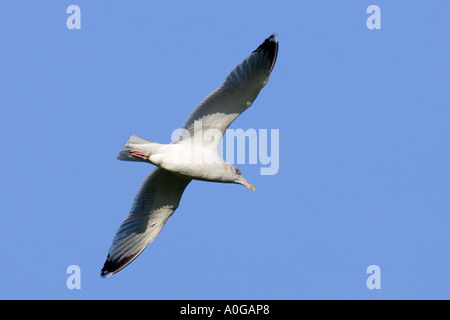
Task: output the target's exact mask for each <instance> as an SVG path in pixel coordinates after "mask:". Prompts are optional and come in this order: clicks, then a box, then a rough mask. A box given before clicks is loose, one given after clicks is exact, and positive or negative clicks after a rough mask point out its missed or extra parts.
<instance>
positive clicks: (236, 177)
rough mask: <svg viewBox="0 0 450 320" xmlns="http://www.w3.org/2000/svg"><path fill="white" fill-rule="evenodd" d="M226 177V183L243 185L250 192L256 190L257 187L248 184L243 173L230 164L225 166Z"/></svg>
mask: <svg viewBox="0 0 450 320" xmlns="http://www.w3.org/2000/svg"><path fill="white" fill-rule="evenodd" d="M225 176H226V178H225V179H224V182H230V183H238V184H242V185H243V186H246V187H247V188H249V189H250V190H255V187H253V186H252V185H251V184H250V183H248V182H247V180H245V179H244V177H243V176H242V173H241V171H240V170H239V169H238V168H236V167H235V166H233V165H231V164H229V163H226V165H225Z"/></svg>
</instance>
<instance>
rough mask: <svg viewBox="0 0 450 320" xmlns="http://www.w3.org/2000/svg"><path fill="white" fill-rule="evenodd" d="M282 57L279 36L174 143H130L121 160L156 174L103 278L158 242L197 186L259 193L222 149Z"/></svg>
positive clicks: (123, 227)
mask: <svg viewBox="0 0 450 320" xmlns="http://www.w3.org/2000/svg"><path fill="white" fill-rule="evenodd" d="M277 53H278V36H277V34H273V35H271V36H270V37H269V38H267V39H266V40H265V41H264V42H263V43H262V44H261V45H260V46H259V47H258V48H257V49H256V50H255V51H253V52H252V53H251V54H250V55H249V56H248V57H247V58H246V59H244V60H243V61H242V62H241V63H240V64H238V65H237V66H236V67H235V68H234V69H233V70H232V71H231V72H230V73H229V74H228V76H227V77H226V79H225V81H224V82H223V83H222V84H221V85H220V86H219V87H218V88H217V89H216V90H214V91H213V92H212V93H210V94H209V95H208V96H207V97H206V98H205V99H204V100H203V101H202V102H200V104H199V105H198V106H197V107H196V108H195V109H194V110H193V111H192V113H191V114H190V115H189V117H188V118H187V120H186V122H185V123H184V125H183V128H182V129H181V130H180V131H181V132H180V134H179V136H178V138H177V139H174V141H173V142H172V143H170V144H159V143H156V142H152V141H149V140H146V139H143V138H141V137H138V136H136V135H132V136H131V137H130V138H129V139H128V141H127V142H126V144H125V146H124V147H123V149H122V151H121V152H120V153H119V156H118V157H117V159H119V160H125V161H142V162H148V163H151V164H154V165H156V168H155V169H154V170H153V171H152V172H151V173H150V174H149V175H148V176H147V177H146V178H145V180H144V182H143V183H142V185H141V187H140V189H139V191H138V193H137V195H136V197H135V199H134V202H133V205H132V208H131V211H130V213H129V215H128V217H127V218H126V219H125V220H124V221H123V222H122V223H121V224H120V226H119V229H118V230H117V232H116V234H115V236H114V239H113V243H112V245H111V248H110V249H109V253H108V257H107V259H106V262H105V264H104V266H103V268H102V270H101V277H103V278H105V277H107V276H110V275H112V274H114V273H116V272H118V271H120V270H122V269H123V268H125V267H126V266H127V265H128V264H130V263H131V262H132V261H133V260H134V259H136V257H137V256H138V255H139V254H140V253H141V252H142V251H143V250H144V249H145V248H146V247H147V246H148V245H149V244H150V243H151V242H152V241H153V240H154V239H155V238H156V236H157V235H158V234H159V233H160V232H161V230H162V228H163V226H164V224H165V223H166V222H167V220H168V219H169V218H170V216H171V215H172V214H173V212H174V211H175V210H176V209H177V207H178V204H179V202H180V199H181V195H182V194H183V191H184V189H185V188H186V186H187V185H188V184H189V182H191V180H203V181H211V182H224V183H238V184H242V185H244V186H246V187H248V188H250V189H251V190H255V189H254V187H253V186H252V185H251V184H250V183H248V182H247V181H246V180H245V179H244V177H242V174H241V172H240V171H239V169H237V168H236V167H234V166H232V165H231V164H229V163H227V162H226V161H225V160H223V159H222V157H221V156H220V155H219V153H218V146H219V143H220V140H221V139H222V136H223V134H224V133H225V130H226V129H227V128H228V127H229V125H230V124H231V123H232V122H233V121H234V120H235V119H236V118H237V117H238V116H239V115H240V114H241V113H242V112H244V111H245V110H246V109H247V108H248V107H250V106H251V104H252V103H253V101H254V100H255V99H256V97H257V96H258V94H259V92H260V91H261V89H262V88H263V87H264V86H265V85H266V83H267V81H268V80H269V76H270V73H271V72H272V69H273V67H274V65H275V61H276V58H277ZM207 133H208V134H207Z"/></svg>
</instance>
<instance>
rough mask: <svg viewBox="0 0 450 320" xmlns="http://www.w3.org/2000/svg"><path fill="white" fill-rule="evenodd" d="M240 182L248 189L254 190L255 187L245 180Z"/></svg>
mask: <svg viewBox="0 0 450 320" xmlns="http://www.w3.org/2000/svg"><path fill="white" fill-rule="evenodd" d="M242 184H243V185H244V186H246V187H247V188H249V189H250V190H253V191H255V187H254V186H252V185H251V184H250V183H248V182H247V181H244V182H243V183H242Z"/></svg>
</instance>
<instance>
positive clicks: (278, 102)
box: [0, 0, 450, 299]
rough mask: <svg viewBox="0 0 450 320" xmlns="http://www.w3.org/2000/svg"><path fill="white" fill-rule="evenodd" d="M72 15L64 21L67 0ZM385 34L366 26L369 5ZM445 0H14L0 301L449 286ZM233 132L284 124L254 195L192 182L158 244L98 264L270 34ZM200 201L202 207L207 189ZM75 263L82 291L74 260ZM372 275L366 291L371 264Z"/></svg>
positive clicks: (4, 36) (0, 55)
mask: <svg viewBox="0 0 450 320" xmlns="http://www.w3.org/2000/svg"><path fill="white" fill-rule="evenodd" d="M72 4H76V5H78V6H79V7H80V8H81V29H80V30H69V29H68V28H67V27H66V19H67V18H68V17H69V14H67V13H66V9H67V7H68V6H69V5H72ZM372 4H375V5H378V6H379V7H380V9H381V29H379V30H369V29H368V28H367V26H366V20H367V18H368V17H369V14H367V13H366V9H367V7H368V6H369V5H372ZM449 10H450V4H449V2H448V1H432V2H425V1H408V2H407V3H406V2H404V1H381V0H374V1H360V0H358V1H356V0H355V1H339V2H338V1H277V2H273V1H270V2H269V1H244V2H243V1H170V2H168V1H166V2H159V3H156V2H153V1H132V2H123V1H103V0H97V1H7V2H4V3H2V5H1V10H0V30H1V31H0V47H1V50H0V70H1V73H0V74H1V75H0V88H1V94H0V107H1V116H0V133H1V134H0V139H1V145H2V148H1V151H0V152H1V157H0V159H1V160H0V161H1V162H0V163H1V175H2V179H0V190H1V198H0V210H1V213H2V222H1V224H0V243H1V246H0V248H1V253H2V256H3V259H2V261H1V264H0V298H1V299H17V298H19V299H449V298H450V285H449V282H450V276H449V272H448V270H449V268H450V251H449V245H450V233H449V227H450V217H449V213H450V197H449V191H450V170H449V163H450V148H449V141H450V125H449V119H450V107H449V100H450V90H449V87H448V85H449V80H450V62H449V59H448V58H449V56H448V54H449V52H450V42H449V38H448V32H449V27H448V12H449ZM274 32H277V33H278V35H279V46H280V48H279V54H278V60H277V63H276V65H275V68H274V70H273V73H272V75H271V78H270V80H269V83H268V84H267V86H266V87H265V88H264V89H263V90H262V92H261V94H260V95H259V97H258V98H257V99H256V101H255V103H254V104H253V106H252V107H251V108H250V109H249V110H247V111H246V112H245V113H244V114H242V115H241V116H240V117H239V118H238V119H237V120H236V121H235V122H234V123H233V124H232V127H231V128H233V129H237V128H242V129H244V130H247V129H249V128H254V129H255V130H259V129H267V130H270V129H278V130H279V153H280V159H279V171H278V173H277V174H275V175H260V168H261V164H260V163H257V164H240V165H237V166H238V167H239V168H240V169H241V171H242V172H243V175H244V177H246V179H247V180H248V181H250V182H251V183H252V184H253V185H254V186H255V188H256V191H255V192H252V191H250V190H248V189H246V188H244V187H242V186H239V185H228V184H213V183H206V182H193V183H191V184H190V185H189V186H188V188H187V189H186V191H185V193H184V195H183V197H182V199H181V204H180V207H179V208H178V210H177V211H176V212H175V213H174V215H173V216H172V218H171V219H170V220H169V221H168V223H167V224H166V226H165V227H164V229H163V231H162V232H161V234H160V235H159V236H158V237H157V238H156V240H155V241H154V242H153V243H152V244H151V245H150V246H149V247H148V248H147V249H146V250H145V251H144V252H143V253H142V254H141V255H140V256H139V258H138V259H137V260H136V261H134V262H133V263H132V264H130V265H129V266H128V267H127V268H126V269H124V270H123V271H121V272H119V273H118V274H116V275H113V276H111V277H109V278H107V279H101V278H100V277H99V273H100V269H101V267H102V266H103V263H104V260H105V258H106V255H107V252H108V249H109V246H110V244H111V241H112V238H113V236H114V233H115V231H116V229H117V227H118V226H119V224H120V222H121V221H122V220H123V219H124V218H125V217H126V215H127V214H128V211H129V209H130V207H131V204H132V201H133V198H134V196H135V194H136V192H137V190H138V188H139V186H140V184H141V182H142V181H143V179H144V177H145V176H146V174H147V173H148V172H149V171H150V170H151V169H152V166H151V165H147V164H144V163H128V162H120V161H117V160H116V159H115V157H116V155H117V153H118V152H119V151H120V149H121V147H122V145H123V143H124V142H125V140H126V139H127V138H128V137H129V136H130V135H131V134H138V135H140V136H143V137H145V138H147V139H150V140H152V141H157V142H162V143H167V142H169V141H170V136H171V133H172V131H173V130H174V129H176V128H179V127H181V126H182V124H183V122H184V120H185V119H186V117H187V116H188V115H189V113H190V112H191V110H192V109H193V108H194V107H195V106H196V104H197V103H198V102H200V101H201V100H202V99H203V98H204V97H205V96H206V95H207V94H209V93H210V92H211V91H212V90H214V89H215V88H216V87H217V86H218V85H219V84H220V83H221V82H222V81H223V80H224V78H225V76H226V75H227V73H228V72H229V71H230V70H231V69H232V68H233V67H234V66H235V65H236V64H237V63H239V62H240V61H241V60H242V59H244V58H245V57H246V56H247V55H248V54H249V53H251V52H252V51H253V50H254V49H255V48H256V47H257V46H258V45H259V44H260V43H261V42H262V41H263V40H264V39H265V38H266V37H268V36H269V35H271V34H272V33H274ZM200 199H203V201H200ZM70 265H78V266H79V267H80V270H81V278H80V279H81V289H78V290H77V289H73V290H69V289H68V288H67V287H66V280H67V278H68V277H69V274H67V273H66V269H67V267H68V266H70ZM370 265H377V266H379V268H380V270H381V289H374V290H369V289H368V288H367V286H366V280H367V278H368V277H369V274H367V273H366V269H367V267H368V266H370Z"/></svg>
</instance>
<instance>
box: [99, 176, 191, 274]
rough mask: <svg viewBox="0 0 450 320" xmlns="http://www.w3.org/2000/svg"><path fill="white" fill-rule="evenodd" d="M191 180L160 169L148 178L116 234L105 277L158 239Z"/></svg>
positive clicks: (107, 261) (130, 260) (105, 269)
mask: <svg viewBox="0 0 450 320" xmlns="http://www.w3.org/2000/svg"><path fill="white" fill-rule="evenodd" d="M190 181H191V179H189V178H184V177H181V176H178V175H176V174H173V173H171V172H169V171H166V170H164V169H161V168H159V167H158V168H155V169H154V170H153V171H152V172H151V173H150V174H149V175H148V176H147V177H146V178H145V180H144V182H143V183H142V185H141V188H140V189H139V191H138V193H137V195H136V197H135V199H134V203H133V206H132V208H131V211H130V214H129V215H128V217H127V218H126V219H125V220H124V221H123V222H122V224H121V225H120V227H119V229H118V230H117V232H116V235H115V237H114V240H113V243H112V245H111V248H110V250H109V253H108V257H107V259H106V262H105V264H104V266H103V268H102V270H101V276H102V277H107V276H109V275H112V274H114V273H116V272H118V271H120V270H122V269H123V268H125V267H126V266H127V265H128V264H130V263H131V262H132V261H133V260H134V259H136V257H137V256H138V255H139V254H140V253H141V252H142V251H143V250H144V249H145V248H146V247H147V246H148V245H149V244H150V243H151V242H152V241H153V240H154V239H155V238H156V236H157V235H158V234H159V233H160V231H161V230H162V228H163V226H164V224H165V223H166V221H167V220H168V219H169V218H170V216H171V215H172V213H173V212H174V211H175V210H176V208H177V207H178V204H179V202H180V199H181V195H182V194H183V191H184V189H185V188H186V186H187V185H188V184H189V182H190Z"/></svg>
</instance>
